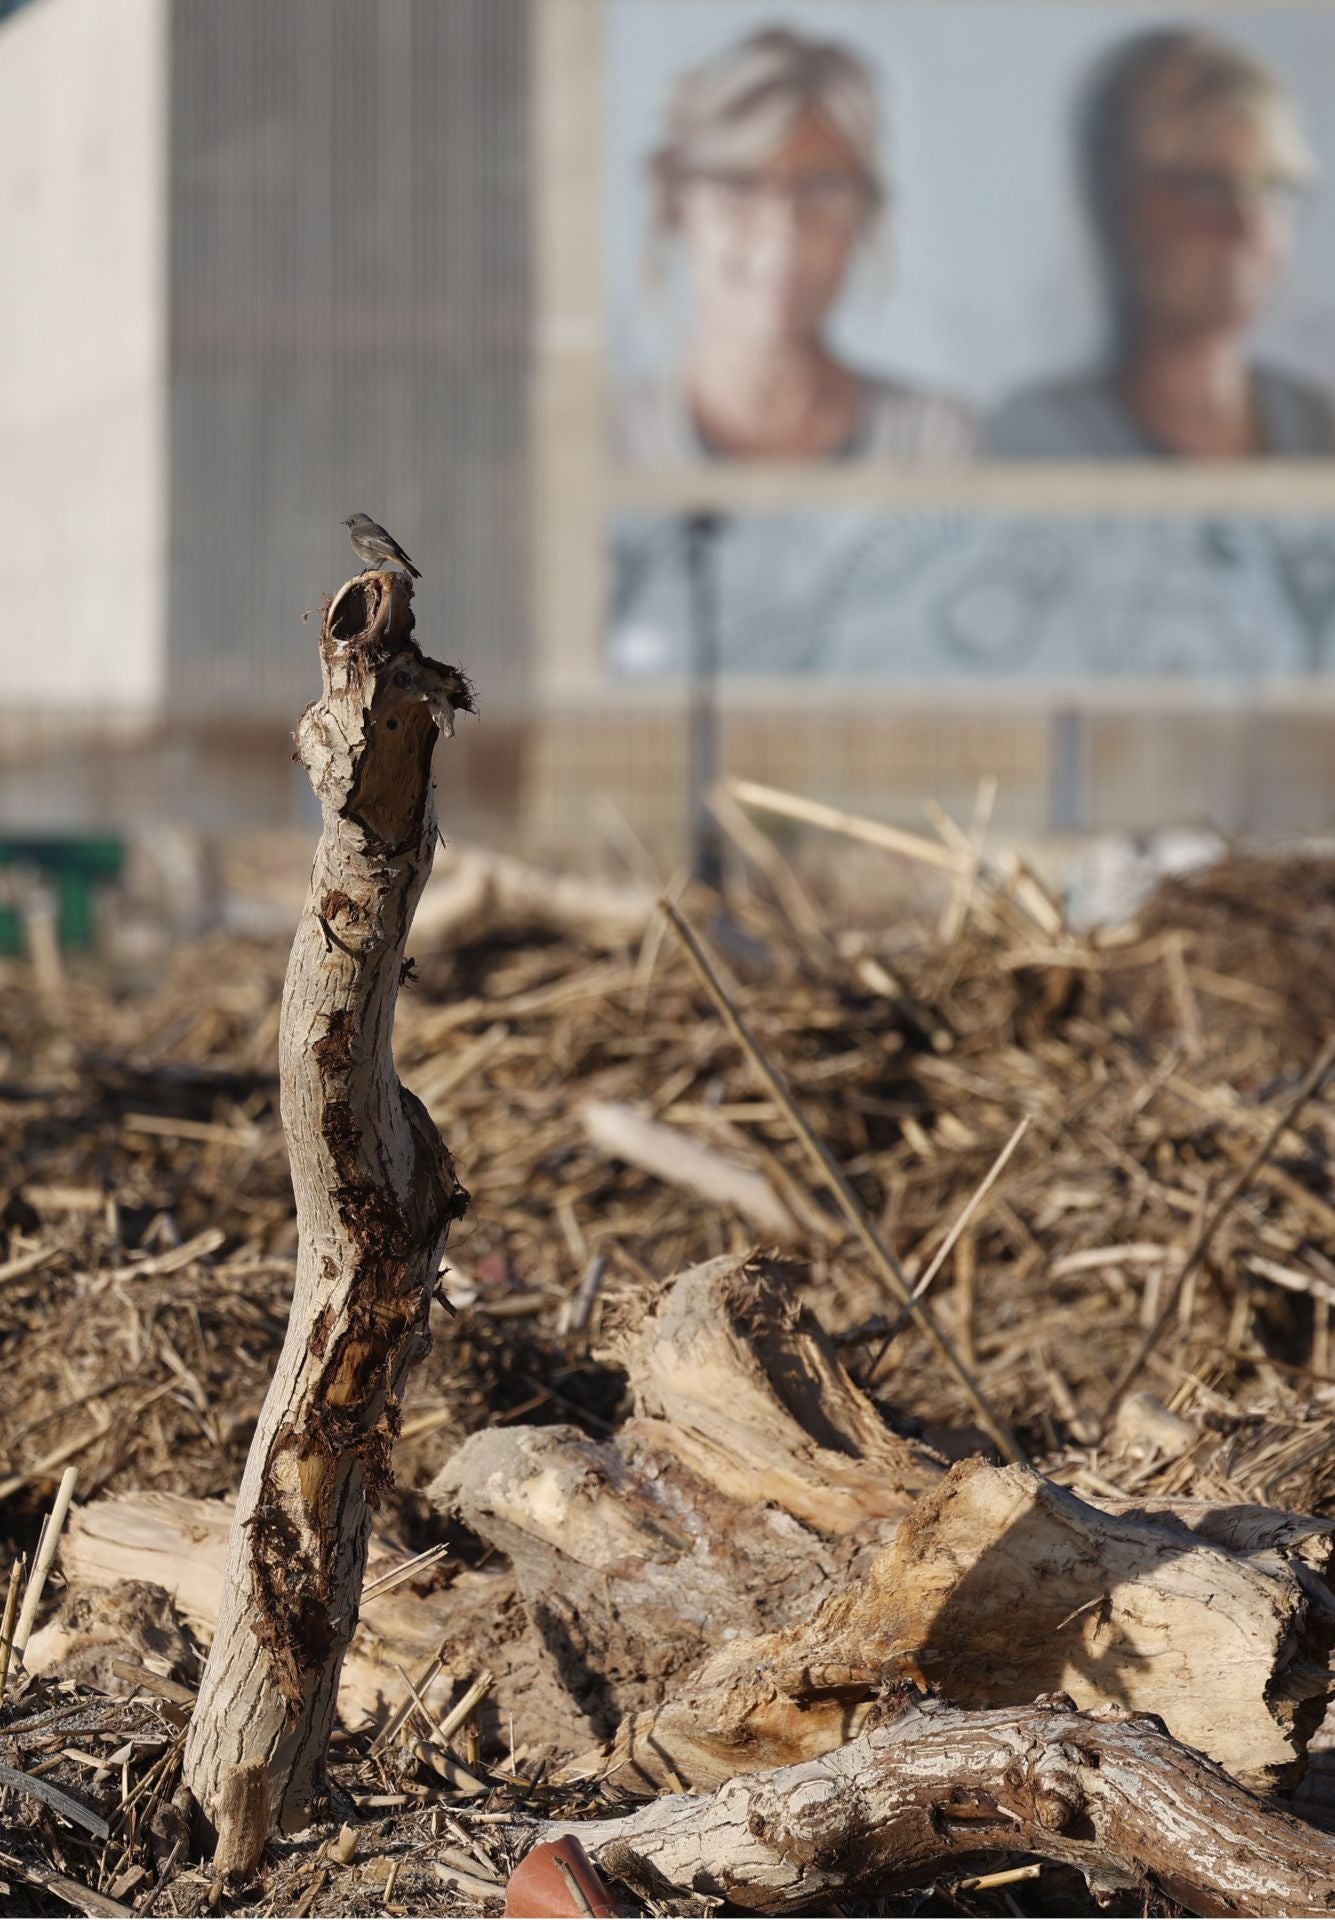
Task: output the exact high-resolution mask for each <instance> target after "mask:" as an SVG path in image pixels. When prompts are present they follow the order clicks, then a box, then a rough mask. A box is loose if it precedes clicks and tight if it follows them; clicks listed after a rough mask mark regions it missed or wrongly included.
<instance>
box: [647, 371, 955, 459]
mask: <svg viewBox="0 0 1335 1920" xmlns="http://www.w3.org/2000/svg"><path fill="white" fill-rule="evenodd" d="M611 426H612V448H613V452H614V453H615V455H616V457H617V458H618V459H620V460H622V461H624V462H625V464H626V465H627V466H632V467H682V466H691V465H693V464H694V463H695V462H697V461H700V460H712V459H732V458H735V457H736V456H735V455H731V454H724V453H721V452H720V451H719V450H718V449H716V448H714V447H712V446H711V445H710V443H709V442H708V440H706V439H705V437H704V436H703V435H702V434H701V432H700V430H699V428H698V426H697V425H696V422H695V420H694V418H693V417H692V414H691V410H690V407H689V405H688V404H687V400H686V395H685V392H684V390H683V388H682V385H681V382H680V380H678V379H676V378H672V377H669V378H659V379H653V380H643V381H640V382H639V383H638V384H636V385H634V386H630V387H627V388H626V389H624V390H623V391H622V392H621V393H619V394H617V395H616V396H615V398H614V400H613V404H612V421H611ZM975 439H976V431H975V427H974V423H973V421H972V420H971V419H970V417H969V415H968V414H967V413H966V412H965V410H964V408H963V407H961V406H958V405H957V404H956V402H955V401H953V400H947V399H945V398H944V397H943V396H942V395H940V394H935V393H921V392H919V391H917V390H916V389H915V388H912V387H907V386H902V385H901V384H900V383H899V382H898V381H897V380H886V379H880V378H875V377H872V376H868V377H865V378H864V379H863V381H862V407H861V411H860V414H859V417H858V422H857V426H856V427H855V429H854V432H853V434H852V436H851V438H850V439H849V441H848V444H847V445H846V446H844V447H842V448H840V449H839V451H838V452H837V453H835V454H833V455H830V456H827V457H829V458H832V459H837V460H838V459H842V460H880V461H886V462H888V463H894V462H903V463H904V464H905V465H919V464H922V465H955V464H958V463H959V462H961V461H965V460H968V459H969V458H970V456H971V455H972V453H973V450H974V442H975Z"/></svg>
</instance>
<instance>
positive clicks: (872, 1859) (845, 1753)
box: [537, 1690, 1335, 1916]
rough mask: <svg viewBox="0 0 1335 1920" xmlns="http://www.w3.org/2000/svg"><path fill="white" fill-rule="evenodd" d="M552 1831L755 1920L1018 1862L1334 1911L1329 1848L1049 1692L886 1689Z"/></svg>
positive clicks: (1122, 1882)
mask: <svg viewBox="0 0 1335 1920" xmlns="http://www.w3.org/2000/svg"><path fill="white" fill-rule="evenodd" d="M558 1834H573V1835H575V1836H576V1837H577V1838H578V1839H579V1840H580V1842H581V1844H582V1845H583V1846H584V1848H585V1849H586V1851H587V1852H588V1853H589V1855H590V1857H591V1858H592V1859H594V1860H595V1861H596V1862H597V1864H598V1865H599V1866H600V1867H601V1868H602V1870H603V1872H604V1873H605V1874H607V1875H608V1876H609V1877H613V1878H615V1879H617V1880H620V1881H622V1882H623V1883H625V1884H628V1885H630V1886H632V1887H634V1888H635V1889H636V1890H637V1891H639V1892H641V1893H644V1894H647V1895H649V1896H650V1897H654V1896H659V1897H661V1896H663V1895H664V1894H666V1893H669V1892H675V1893H679V1894H680V1893H688V1892H689V1893H694V1894H696V1895H700V1894H705V1895H712V1896H715V1897H717V1898H719V1899H721V1900H724V1901H727V1902H728V1903H729V1904H731V1905H733V1906H737V1907H742V1908H744V1909H746V1910H748V1911H750V1912H754V1913H792V1912H797V1913H812V1912H815V1911H817V1910H818V1908H819V1907H820V1906H821V1905H822V1904H823V1903H824V1902H826V1901H829V1900H832V1899H838V1900H840V1901H844V1900H845V1899H847V1897H849V1896H856V1895H858V1894H859V1893H861V1894H871V1893H872V1892H873V1891H874V1892H876V1893H879V1894H886V1893H891V1892H898V1891H901V1890H904V1889H906V1888H909V1887H913V1886H918V1885H922V1884H923V1883H924V1882H926V1881H930V1880H933V1879H935V1878H936V1877H937V1876H939V1875H941V1874H943V1873H946V1872H951V1873H970V1872H973V1871H975V1870H976V1869H977V1868H979V1867H981V1866H982V1865H983V1864H984V1863H985V1862H987V1861H988V1859H989V1857H992V1856H995V1855H997V1854H1003V1855H1012V1856H1013V1855H1015V1854H1017V1853H1018V1854H1031V1855H1037V1856H1038V1857H1039V1858H1040V1859H1045V1860H1054V1861H1061V1862H1063V1863H1065V1864H1067V1865H1070V1866H1074V1867H1077V1868H1079V1869H1080V1870H1081V1871H1082V1872H1083V1873H1085V1874H1086V1875H1087V1876H1088V1877H1089V1879H1090V1880H1091V1881H1092V1882H1094V1883H1095V1884H1096V1885H1099V1886H1103V1887H1121V1888H1130V1889H1134V1890H1135V1891H1136V1892H1137V1893H1139V1894H1141V1895H1150V1894H1158V1895H1161V1896H1164V1897H1166V1898H1167V1899H1169V1900H1173V1901H1176V1902H1178V1903H1179V1904H1180V1905H1182V1906H1184V1907H1185V1908H1186V1909H1187V1910H1188V1912H1191V1913H1197V1914H1248V1915H1256V1916H1269V1915H1284V1914H1293V1913H1314V1912H1322V1913H1324V1912H1327V1911H1329V1910H1330V1909H1331V1908H1332V1907H1335V1837H1332V1836H1330V1835H1329V1834H1325V1833H1321V1832H1318V1831H1317V1830H1315V1829H1314V1828H1312V1827H1308V1826H1305V1825H1304V1824H1303V1823H1302V1822H1301V1821H1299V1820H1295V1819H1293V1818H1292V1817H1291V1816H1289V1815H1287V1814H1282V1813H1277V1812H1275V1811H1273V1810H1272V1809H1270V1808H1267V1807H1264V1806H1262V1805H1261V1804H1260V1803H1259V1802H1258V1801H1256V1800H1253V1799H1252V1798H1251V1797H1250V1795H1248V1794H1247V1793H1246V1792H1245V1791H1244V1790H1243V1789H1242V1788H1241V1787H1239V1786H1238V1785H1237V1784H1236V1783H1235V1782H1234V1781H1233V1780H1231V1779H1230V1778H1229V1777H1228V1775H1227V1774H1226V1773H1225V1772H1224V1771H1223V1770H1222V1768H1220V1767H1217V1766H1216V1765H1214V1764H1213V1762H1211V1761H1209V1760H1206V1759H1204V1758H1202V1756H1201V1755H1199V1754H1196V1753H1192V1752H1191V1751H1190V1750H1189V1749H1188V1748H1186V1747H1184V1746H1182V1745H1180V1744H1179V1743H1178V1742H1177V1741H1175V1740H1173V1739H1172V1738H1171V1737H1170V1736H1169V1735H1168V1734H1167V1732H1166V1731H1165V1729H1164V1728H1163V1726H1162V1724H1161V1723H1160V1722H1159V1721H1157V1720H1155V1719H1153V1718H1151V1717H1145V1716H1141V1717H1137V1716H1135V1715H1131V1714H1127V1713H1126V1712H1125V1711H1124V1710H1122V1709H1121V1708H1117V1707H1109V1708H1105V1709H1104V1710H1103V1711H1102V1712H1099V1713H1092V1714H1083V1713H1079V1712H1077V1711H1076V1710H1075V1709H1074V1707H1073V1705H1072V1702H1071V1701H1070V1700H1069V1699H1068V1698H1066V1697H1065V1696H1062V1695H1057V1696H1054V1697H1050V1698H1049V1699H1047V1700H1045V1701H1039V1702H1036V1703H1035V1704H1034V1705H1032V1706H1028V1707H1024V1708H1018V1709H1015V1708H1007V1709H992V1710H988V1711H978V1710H967V1709H961V1708H954V1707H947V1706H944V1705H942V1704H941V1703H940V1702H938V1701H933V1700H923V1699H910V1700H908V1701H906V1700H905V1699H904V1697H903V1692H902V1690H901V1693H900V1696H899V1697H898V1698H892V1699H891V1700H890V1701H889V1702H888V1703H887V1704H886V1706H884V1707H882V1708H880V1709H878V1713H877V1716H876V1722H875V1724H873V1725H869V1726H868V1727H867V1728H866V1730H865V1731H864V1732H863V1733H862V1734H861V1735H860V1736H859V1737H858V1738H857V1739H855V1740H853V1741H850V1742H849V1743H848V1744H846V1745H844V1746H841V1747H839V1748H837V1749H836V1750H835V1751H833V1752H830V1753H826V1754H823V1755H821V1756H820V1757H819V1758H816V1759H811V1760H806V1761H802V1762H800V1763H798V1764H797V1765H794V1766H788V1767H783V1768H780V1769H778V1770H777V1771H773V1772H763V1773H745V1774H736V1775H734V1776H733V1777H732V1778H731V1779H729V1780H728V1781H727V1782H726V1783H725V1784H724V1785H722V1786H721V1787H719V1789H718V1790H717V1792H715V1793H713V1794H709V1795H692V1794H680V1793H679V1794H675V1795H667V1796H664V1797H662V1798H660V1799H656V1800H652V1801H650V1802H649V1804H648V1805H646V1806H642V1807H639V1808H637V1809H636V1811H635V1812H633V1813H629V1814H626V1815H625V1816H623V1817H622V1818H620V1819H613V1820H596V1821H592V1820H591V1821H583V1822H579V1823H577V1824H553V1825H550V1826H546V1827H543V1828H542V1829H540V1830H539V1833H538V1835H537V1837H538V1838H541V1839H551V1838H554V1837H555V1836H556V1835H558Z"/></svg>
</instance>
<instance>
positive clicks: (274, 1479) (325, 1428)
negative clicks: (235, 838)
mask: <svg viewBox="0 0 1335 1920" xmlns="http://www.w3.org/2000/svg"><path fill="white" fill-rule="evenodd" d="M411 599H412V588H411V583H410V581H409V580H408V578H407V577H406V576H405V575H402V574H396V573H373V574H363V575H360V576H358V578H357V579H355V580H352V581H350V582H349V583H348V584H347V585H346V586H345V587H344V588H343V589H342V591H341V592H340V593H339V595H338V596H337V598H336V599H335V600H334V601H333V602H332V604H331V605H330V607H329V609H328V612H327V613H326V615H325V620H324V626H323V631H322V633H321V637H320V657H321V669H322V678H323V693H322V695H321V697H320V699H319V700H317V701H315V702H313V703H312V704H311V706H309V707H308V708H307V709H306V711H305V713H304V714H303V715H302V717H301V721H300V723H299V725H298V728H297V735H296V739H297V754H298V757H299V758H300V759H301V761H302V762H303V764H304V765H305V767H306V770H307V772H308V773H309V775H310V778H311V784H312V785H313V787H314V788H315V791H316V794H317V795H318V797H319V800H320V804H321V811H322V815H323V827H322V832H321V837H320V843H319V847H318V849H317V852H316V856H315V865H314V869H313V872H312V875H311V886H310V894H309V897H308V900H307V903H306V908H305V911H304V912H303V914H302V918H301V922H300V924H299V926H298V929H297V933H296V937H295V940H294V942H293V948H292V956H291V960H290V962H289V965H288V972H287V981H286V985H285V987H284V993H283V1008H282V1020H281V1026H280V1036H279V1065H280V1074H281V1084H282V1109H283V1125H284V1130H285V1132H286V1135H287V1141H288V1151H289V1156H290V1159H291V1165H292V1185H293V1190H294V1193H295V1197H296V1208H297V1222H298V1230H299V1234H300V1249H299V1253H298V1261H297V1276H296V1286H295V1291H294V1296H293V1302H292V1311H291V1316H290V1318H289V1322H288V1329H287V1337H286V1339H285V1341H284V1345H283V1351H282V1354H281V1356H280V1358H279V1362H278V1366H277V1370H276V1372H275V1375H274V1379H273V1383H272V1385H271V1387H270V1390H269V1394H268V1397H267V1398H266V1400H265V1404H264V1409H263V1411H262V1413H261V1415H260V1420H259V1424H258V1426H257V1428H256V1432H255V1438H254V1441H253V1443H252V1446H251V1451H250V1457H249V1459H248V1461H247V1465H246V1472H245V1476H244V1478H243V1480H242V1484H241V1491H240V1494H239V1496H238V1500H237V1509H236V1518H235V1522H234V1525H233V1529H232V1537H231V1544H230V1548H229V1554H228V1564H227V1575H226V1581H225V1586H224V1594H223V1604H222V1610H221V1613H220V1617H219V1621H218V1631H217V1634H216V1637H215V1639H214V1643H213V1649H212V1652H211V1654H210V1656H209V1662H208V1666H207V1668H206V1671H205V1675H204V1681H203V1685H202V1688H201V1691H200V1697H199V1703H198V1705H197V1707H196V1710H195V1715H194V1719H193V1722H192V1725H191V1730H190V1738H189V1742H188V1745H187V1749H186V1770H185V1771H186V1779H187V1782H188V1783H189V1785H190V1788H191V1790H192V1791H193V1793H194V1795H195V1797H196V1799H197V1800H198V1801H199V1803H200V1805H201V1807H202V1808H203V1810H204V1813H205V1815H206V1817H207V1818H209V1819H210V1820H212V1819H215V1818H216V1816H217V1811H218V1808H219V1805H220V1795H221V1792H222V1787H223V1783H224V1781H225V1779H226V1777H227V1775H228V1773H229V1771H230V1770H231V1769H233V1768H235V1767H237V1766H240V1765H243V1764H245V1763H247V1762H250V1761H254V1760H263V1761H264V1763H265V1765H266V1767H267V1769H268V1776H269V1817H270V1821H271V1824H272V1825H273V1826H274V1827H275V1828H276V1829H277V1830H278V1831H280V1832H285V1831H291V1830H293V1829H294V1828H297V1827H300V1826H302V1825H304V1824H306V1822H307V1821H308V1819H309V1817H310V1813H311V1810H312V1807H313V1804H314V1802H315V1801H316V1799H317V1797H318V1796H319V1795H320V1794H321V1792H322V1791H323V1766H324V1754H325V1749H326V1745H327V1742H328V1736H329V1730H330V1726H331V1724H332V1720H333V1714H334V1704H335V1697H336V1694H337V1688H338V1676H339V1669H340V1667H341V1664H342V1660H343V1654H344V1651H345V1649H346V1647H347V1644H348V1641H349V1639H350V1637H351V1635H352V1632H353V1629H354V1627H355V1626H356V1623H357V1609H358V1602H359V1598H360V1594H361V1586H362V1575H363V1571H364V1568H365V1562H366V1550H367V1540H368V1536H369V1533H370V1515H371V1508H372V1507H373V1506H374V1505H375V1503H376V1501H377V1500H378V1499H379V1498H380V1496H381V1495H382V1494H383V1493H384V1491H385V1489H386V1487H387V1485H388V1483H389V1477H390V1452H391V1448H392V1446H393V1442H394V1437H395V1434H396V1433H397V1430H398V1424H399V1417H400V1415H399V1408H400V1400H401V1395H402V1391H403V1385H404V1381H405V1378H406V1376H407V1373H408V1371H409V1369H410V1367H411V1366H412V1365H413V1364H414V1362H415V1361H417V1360H418V1359H420V1358H421V1356H422V1355H423V1354H424V1353H425V1352H426V1351H427V1349H428V1347H429V1344H430V1336H429V1333H428V1331H427V1319H428V1313H429V1309H430V1303H431V1296H432V1291H433V1289H434V1287H435V1286H436V1283H437V1275H438V1272H439V1268H440V1257H441V1252H442V1250H443V1247H444V1244H445V1236H446V1233H447V1232H448V1229H449V1226H450V1224H451V1222H452V1221H453V1220H455V1219H457V1218H458V1216H459V1215H460V1213H461V1212H462V1211H463V1209H464V1207H465V1206H466V1204H467V1195H466V1194H465V1193H464V1192H463V1189H462V1188H461V1187H460V1186H459V1184H458V1181H457V1180H456V1179H455V1175H454V1168H453V1165H452V1163H451V1161H450V1157H449V1154H448V1152H447V1151H446V1149H445V1147H444V1145H443V1143H442V1141H441V1140H440V1137H439V1135H438V1134H437V1132H436V1129H435V1126H434V1125H433V1123H432V1121H431V1120H430V1118H429V1117H428V1115H427V1113H426V1110H425V1108H424V1107H423V1106H422V1105H421V1102H420V1101H418V1100H417V1099H416V1098H415V1097H414V1096H413V1095H412V1094H411V1093H409V1092H408V1091H407V1090H406V1089H405V1088H404V1087H402V1086H401V1085H400V1083H399V1080H398V1076H397V1074H396V1073H395V1070H394V1060H393V1053H392V1050H391V1032H392V1027H393V1019H394V1006H395V1001H396V999H397V995H398V989H399V980H400V967H401V963H402V961H403V957H404V943H405V940H406V938H407V934H408V928H409V925H410V923H411V920H412V915H413V910H414V908H415V906H416V904H417V900H418V897H419V895H420V893H421V890H422V887H423V886H424V884H425V882H426V879H427V875H428V874H429V872H430V870H431V860H432V854H433V851H434V847H435V841H436V834H437V826H436V808H435V800H434V796H433V793H432V785H431V763H432V753H433V750H434V747H435V744H436V740H437V738H438V737H439V735H440V733H441V732H442V731H443V732H445V733H446V734H447V735H448V734H450V733H451V732H452V730H453V729H452V716H453V709H454V708H455V707H460V706H462V707H464V708H465V709H468V710H470V711H471V708H472V697H471V692H470V689H469V687H468V685H467V682H466V681H465V680H464V679H463V677H462V675H460V674H459V673H458V672H456V671H455V670H454V669H452V668H449V667H442V666H441V665H439V664H438V663H437V662H435V661H433V660H428V659H427V658H426V657H425V656H424V655H423V654H422V652H421V650H420V649H419V647H418V646H417V643H416V642H415V640H414V639H413V637H412V630H413V616H412V605H411Z"/></svg>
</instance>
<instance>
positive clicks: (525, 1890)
mask: <svg viewBox="0 0 1335 1920" xmlns="http://www.w3.org/2000/svg"><path fill="white" fill-rule="evenodd" d="M505 1911H506V1913H507V1914H510V1915H513V1916H515V1920H565V1916H567V1915H574V1916H576V1917H577V1920H579V1917H580V1916H583V1915H586V1914H593V1915H595V1916H597V1920H618V1916H619V1915H620V1913H621V1909H620V1908H619V1907H617V1906H614V1905H613V1903H612V1896H611V1894H610V1893H609V1892H608V1891H607V1888H606V1886H605V1885H604V1884H603V1879H602V1876H601V1874H600V1873H599V1872H598V1869H597V1867H595V1866H594V1864H593V1862H592V1860H590V1858H589V1856H588V1854H587V1853H585V1851H584V1849H583V1847H582V1846H581V1845H580V1844H579V1841H578V1840H573V1839H569V1838H567V1839H563V1840H544V1841H543V1842H542V1844H541V1846H537V1847H533V1848H532V1849H531V1850H530V1851H529V1852H528V1853H526V1854H525V1855H524V1857H523V1859H522V1860H521V1861H520V1862H519V1865H518V1866H517V1867H516V1868H515V1870H514V1872H513V1873H512V1874H511V1875H510V1878H509V1879H508V1880H507V1882H506V1884H505Z"/></svg>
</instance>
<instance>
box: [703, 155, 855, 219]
mask: <svg viewBox="0 0 1335 1920" xmlns="http://www.w3.org/2000/svg"><path fill="white" fill-rule="evenodd" d="M686 179H687V180H688V181H690V182H693V183H696V184H699V185H701V186H705V187H708V188H709V189H710V191H711V192H713V193H714V194H716V195H717V196H718V198H719V199H720V201H722V203H723V204H724V205H725V206H726V207H727V209H728V211H729V212H730V213H733V214H735V215H737V216H738V217H739V218H742V219H751V218H753V217H755V216H756V215H758V214H759V213H760V212H761V210H762V209H763V208H765V207H767V206H774V205H782V206H784V207H787V208H789V209H791V211H792V213H793V215H794V216H795V218H796V219H798V220H799V221H811V222H813V223H820V222H824V221H829V222H835V221H843V222H850V221H853V220H856V219H857V218H859V216H861V215H862V214H864V213H866V212H867V211H868V209H869V208H871V207H872V206H874V205H875V204H876V203H877V202H878V201H879V200H880V198H881V195H880V193H879V191H878V190H877V188H876V187H875V186H873V184H872V182H871V181H870V180H866V179H864V178H862V177H861V176H860V175H858V174H854V173H837V172H829V173H822V172H815V171H813V172H809V173H765V172H762V171H761V170H759V169H755V168H742V167H698V168H693V169H692V170H691V171H690V172H688V173H687V175H686Z"/></svg>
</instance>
